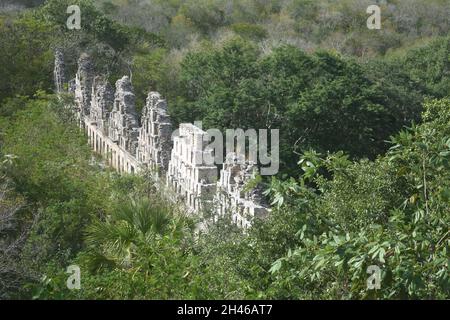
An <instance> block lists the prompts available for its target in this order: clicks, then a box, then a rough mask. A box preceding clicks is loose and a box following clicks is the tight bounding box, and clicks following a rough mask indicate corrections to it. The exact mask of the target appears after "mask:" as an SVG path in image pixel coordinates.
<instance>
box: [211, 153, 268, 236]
mask: <svg viewBox="0 0 450 320" xmlns="http://www.w3.org/2000/svg"><path fill="white" fill-rule="evenodd" d="M257 176H258V168H257V166H256V164H255V163H252V162H250V161H245V159H242V158H241V159H239V158H238V156H237V154H236V153H230V154H228V156H227V158H226V161H225V163H224V165H223V169H222V170H221V171H220V180H219V183H218V185H217V192H216V196H215V199H214V203H215V208H216V210H217V216H224V215H227V214H229V215H231V218H232V220H233V222H234V223H236V224H237V225H238V226H240V227H243V228H248V227H249V226H250V225H251V221H252V220H253V218H255V217H258V218H261V217H264V216H266V215H267V213H268V209H267V205H266V203H265V201H264V199H263V197H262V196H261V194H262V193H261V190H258V189H257V188H251V187H250V185H249V184H250V183H252V182H253V181H255V179H256V178H257Z"/></svg>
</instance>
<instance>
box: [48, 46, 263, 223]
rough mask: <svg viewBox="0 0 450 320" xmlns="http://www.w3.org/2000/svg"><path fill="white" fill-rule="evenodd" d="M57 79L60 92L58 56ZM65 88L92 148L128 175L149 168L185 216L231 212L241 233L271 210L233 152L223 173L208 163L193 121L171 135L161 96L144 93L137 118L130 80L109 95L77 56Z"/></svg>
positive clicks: (58, 59) (251, 167)
mask: <svg viewBox="0 0 450 320" xmlns="http://www.w3.org/2000/svg"><path fill="white" fill-rule="evenodd" d="M54 76H55V85H56V91H57V93H62V92H63V91H64V85H65V83H64V81H65V77H64V57H63V55H62V54H61V52H56V54H55V71H54ZM68 88H69V93H71V94H72V95H73V96H74V101H75V104H74V107H73V111H74V113H75V115H76V117H77V119H78V121H79V123H80V127H81V128H83V129H84V130H85V132H86V134H87V137H88V142H89V145H90V146H91V147H92V149H93V150H94V151H95V152H96V153H98V154H100V155H102V156H103V158H104V159H105V161H106V162H107V163H108V164H109V165H110V166H111V167H112V168H114V169H116V170H117V171H118V172H120V173H129V174H133V173H138V172H140V171H142V170H145V169H150V171H151V172H152V175H153V176H154V177H156V178H158V179H159V178H161V180H162V181H163V182H165V183H166V185H167V186H168V187H169V189H171V190H172V191H173V192H174V194H176V197H177V198H178V199H180V200H182V201H183V202H184V203H185V205H186V207H187V208H188V210H189V211H190V212H192V213H199V212H205V211H208V212H211V213H212V216H213V217H214V218H215V219H217V218H218V217H220V216H224V215H226V214H228V215H230V216H231V217H232V220H233V221H234V223H236V224H237V225H238V226H240V227H243V228H247V227H248V226H250V225H251V220H252V219H253V218H254V217H264V216H265V215H266V214H267V213H268V212H269V211H270V209H268V207H267V206H266V205H265V204H264V201H263V199H262V197H261V192H260V190H258V189H256V188H252V189H251V190H248V188H247V184H248V182H249V181H251V180H252V179H253V178H254V177H255V176H256V174H257V167H256V165H255V164H253V163H249V162H245V161H241V162H238V161H236V155H235V154H230V155H228V157H227V159H226V162H225V164H224V166H223V169H222V170H220V172H219V169H218V168H217V167H216V166H215V165H211V164H207V163H206V161H205V156H208V157H209V158H210V157H212V155H213V150H209V149H208V148H207V145H208V144H209V137H208V135H207V133H206V132H205V131H203V130H201V129H200V128H198V127H196V126H195V125H194V124H191V123H183V124H181V125H180V127H179V129H178V130H176V131H175V133H173V134H172V123H171V121H170V117H169V115H168V113H167V102H166V101H165V100H164V99H163V98H162V97H161V95H160V94H159V93H157V92H150V93H149V94H148V97H147V102H146V105H145V106H144V108H143V111H142V115H141V117H140V119H139V115H138V113H137V112H136V106H135V95H134V93H133V87H132V84H131V81H130V79H129V78H128V77H123V78H122V79H119V80H118V81H117V82H116V85H115V90H114V89H113V87H112V86H111V85H110V84H109V83H108V81H107V80H106V78H105V77H103V76H95V74H94V68H93V64H92V62H91V60H90V57H89V56H88V55H87V54H83V55H82V56H81V57H80V59H79V61H78V72H77V74H76V77H75V79H74V80H72V81H70V82H69V86H68ZM238 163H240V164H238ZM242 163H243V164H242ZM218 177H220V179H218Z"/></svg>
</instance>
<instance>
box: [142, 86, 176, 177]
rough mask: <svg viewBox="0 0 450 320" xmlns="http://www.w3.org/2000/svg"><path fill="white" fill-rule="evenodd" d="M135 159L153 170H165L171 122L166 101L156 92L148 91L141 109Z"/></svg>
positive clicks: (168, 153)
mask: <svg viewBox="0 0 450 320" xmlns="http://www.w3.org/2000/svg"><path fill="white" fill-rule="evenodd" d="M141 123H142V125H141V128H140V129H139V145H138V150H137V159H138V160H139V162H141V163H142V164H144V165H146V166H147V167H148V168H150V169H151V170H153V171H155V172H159V171H162V172H166V171H167V169H168V167H169V160H170V150H171V149H172V142H171V137H172V123H171V121H170V118H169V115H168V114H167V103H166V101H165V100H164V99H162V98H161V95H160V94H159V93H158V92H150V93H149V94H148V97H147V103H146V105H145V107H144V109H143V110H142V118H141Z"/></svg>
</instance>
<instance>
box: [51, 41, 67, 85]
mask: <svg viewBox="0 0 450 320" xmlns="http://www.w3.org/2000/svg"><path fill="white" fill-rule="evenodd" d="M65 70H66V67H65V64H64V55H63V53H62V52H61V50H59V49H58V50H56V52H55V68H54V71H53V79H54V81H55V91H56V93H62V92H63V91H64V84H65V83H66V76H65Z"/></svg>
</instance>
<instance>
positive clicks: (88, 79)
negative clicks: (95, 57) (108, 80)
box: [75, 54, 94, 126]
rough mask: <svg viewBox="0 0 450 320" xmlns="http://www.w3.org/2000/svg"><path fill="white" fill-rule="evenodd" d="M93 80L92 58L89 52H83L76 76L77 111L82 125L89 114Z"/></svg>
mask: <svg viewBox="0 0 450 320" xmlns="http://www.w3.org/2000/svg"><path fill="white" fill-rule="evenodd" d="M93 81H94V67H93V64H92V62H91V58H90V57H89V56H88V55H87V54H82V55H81V57H80V59H79V60H78V72H77V74H76V78H75V112H76V114H77V116H78V120H79V122H80V126H83V125H84V121H83V119H84V117H85V116H88V115H89V111H90V105H91V94H92V84H93Z"/></svg>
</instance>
